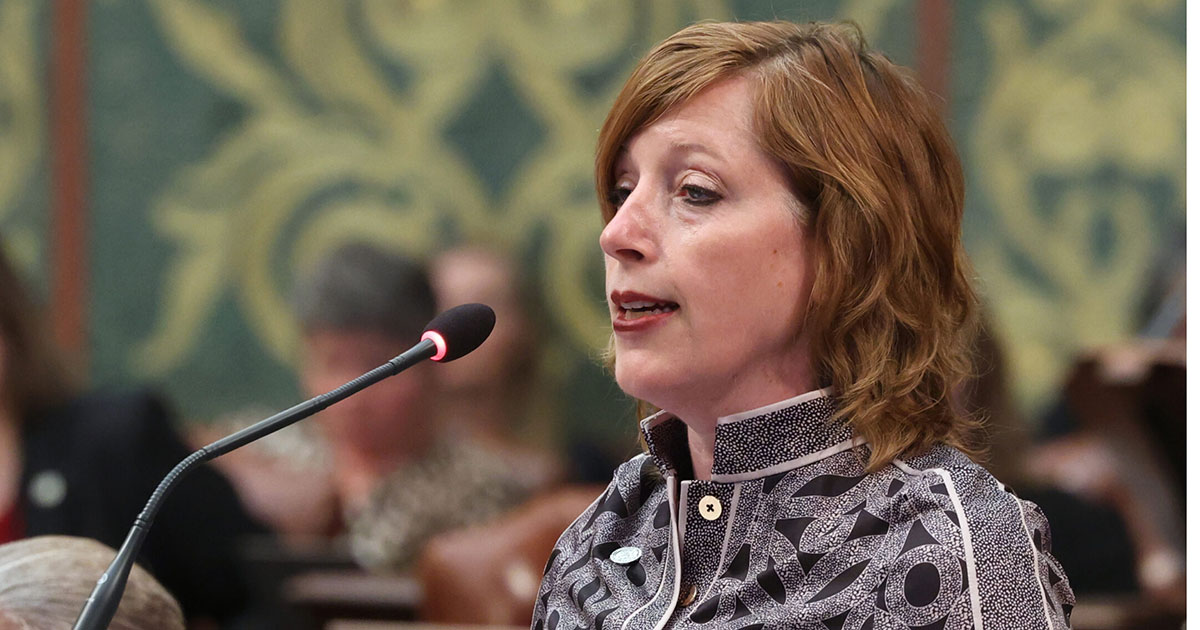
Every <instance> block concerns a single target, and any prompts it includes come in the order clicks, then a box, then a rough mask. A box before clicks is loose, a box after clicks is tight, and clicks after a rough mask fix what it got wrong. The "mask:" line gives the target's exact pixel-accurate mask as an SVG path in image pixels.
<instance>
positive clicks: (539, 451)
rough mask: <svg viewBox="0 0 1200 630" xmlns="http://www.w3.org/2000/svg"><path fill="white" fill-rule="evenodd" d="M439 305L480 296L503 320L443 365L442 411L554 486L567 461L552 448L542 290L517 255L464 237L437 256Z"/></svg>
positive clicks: (463, 435) (518, 467) (462, 434)
mask: <svg viewBox="0 0 1200 630" xmlns="http://www.w3.org/2000/svg"><path fill="white" fill-rule="evenodd" d="M430 279H431V281H432V284H433V289H434V293H435V295H436V296H437V304H438V310H439V311H444V310H446V309H448V308H452V307H454V306H457V305H459V304H467V303H470V302H481V303H483V304H487V305H488V306H491V307H492V309H494V310H495V311H496V328H495V329H494V330H493V331H492V334H491V336H489V337H488V339H487V341H485V342H484V343H483V345H482V346H480V347H479V349H478V350H476V351H475V352H473V353H471V359H470V360H469V361H462V362H455V363H450V364H448V365H446V366H445V367H443V368H440V369H439V370H438V376H439V378H440V381H441V386H442V395H441V396H440V397H439V399H438V406H439V414H438V417H439V418H440V419H441V421H442V422H443V423H444V425H445V427H446V428H447V430H450V431H454V432H455V433H456V436H457V438H458V439H463V440H467V441H469V442H471V443H473V444H475V445H477V446H478V447H479V448H482V449H485V450H488V451H491V452H493V453H495V454H496V455H498V456H501V457H503V458H505V459H506V460H507V462H508V463H509V465H510V467H511V469H512V474H513V475H518V476H521V477H523V478H526V479H527V480H528V482H529V483H530V485H533V486H542V487H544V486H548V485H550V484H551V483H552V482H553V481H556V480H557V479H559V478H560V477H561V476H562V474H563V472H562V465H561V463H560V462H558V461H557V459H556V458H555V456H554V455H552V454H551V451H550V449H551V448H553V437H554V432H555V429H556V428H557V426H558V424H557V423H556V422H555V421H554V418H553V413H552V412H551V410H550V409H548V408H547V407H548V401H547V399H546V397H545V396H544V395H542V392H541V391H540V388H539V385H540V378H539V369H538V368H539V366H538V358H539V350H540V348H539V347H538V338H539V337H538V331H539V326H538V323H537V322H536V321H535V320H534V313H535V312H536V304H537V296H536V293H535V291H534V290H533V287H532V286H531V285H530V283H529V281H528V279H527V278H525V277H524V275H523V274H522V272H521V270H520V268H519V267H518V265H517V263H516V261H514V260H513V259H512V258H511V257H510V256H508V255H506V254H503V253H501V252H500V251H499V250H496V249H493V248H489V247H484V246H480V245H462V246H459V247H455V248H452V249H448V250H446V251H443V252H441V253H440V254H438V255H437V256H436V257H434V259H433V261H432V263H431V264H430Z"/></svg>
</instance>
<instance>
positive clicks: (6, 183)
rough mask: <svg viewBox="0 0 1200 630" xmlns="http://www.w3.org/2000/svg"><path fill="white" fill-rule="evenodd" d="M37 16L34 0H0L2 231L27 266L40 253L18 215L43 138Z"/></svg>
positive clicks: (7, 244) (8, 249) (31, 232)
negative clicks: (38, 75) (18, 206)
mask: <svg viewBox="0 0 1200 630" xmlns="http://www.w3.org/2000/svg"><path fill="white" fill-rule="evenodd" d="M36 18H37V5H35V4H34V2H33V0H3V1H0V235H2V236H3V246H4V249H5V252H6V253H8V255H9V256H11V257H12V258H13V259H14V260H15V262H16V264H18V265H20V266H21V267H24V268H31V267H33V266H35V265H36V264H37V262H38V259H39V258H40V255H41V235H40V234H38V233H37V232H36V230H35V229H34V227H33V226H32V225H30V224H29V223H28V222H27V221H21V220H19V219H18V218H17V217H15V214H16V213H15V210H16V205H17V201H18V198H19V196H20V195H21V194H22V193H23V192H25V190H26V188H27V187H28V186H29V185H30V180H31V178H32V176H33V174H34V173H35V172H37V169H38V167H39V166H40V165H41V161H42V157H43V152H42V147H43V145H44V142H45V131H44V130H45V127H46V125H45V122H46V121H45V117H44V116H45V114H44V106H43V102H44V101H43V93H42V86H41V83H40V82H39V81H38V78H37V68H38V64H37V58H38V56H37V54H36V52H35V51H36V47H35V45H36V39H37V38H36V31H35V22H36Z"/></svg>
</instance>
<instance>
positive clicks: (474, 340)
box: [421, 303, 496, 363]
mask: <svg viewBox="0 0 1200 630" xmlns="http://www.w3.org/2000/svg"><path fill="white" fill-rule="evenodd" d="M495 326H496V312H495V311H493V310H492V307H490V306H488V305H487V304H478V303H476V304H462V305H459V306H455V307H454V308H452V309H450V310H448V311H445V312H443V313H442V314H441V315H438V316H437V317H434V318H433V321H431V322H429V325H428V326H426V327H425V333H424V334H423V335H421V339H432V340H433V342H434V344H435V345H436V346H437V350H438V351H437V354H435V355H433V357H432V358H433V360H434V361H439V362H441V363H448V362H450V361H453V360H455V359H457V358H459V357H462V356H463V355H466V354H468V353H470V352H474V350H475V348H478V347H479V346H480V345H482V344H483V342H484V341H485V340H486V339H487V338H488V335H490V334H492V328H494V327H495Z"/></svg>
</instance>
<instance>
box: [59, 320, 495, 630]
mask: <svg viewBox="0 0 1200 630" xmlns="http://www.w3.org/2000/svg"><path fill="white" fill-rule="evenodd" d="M495 325H496V313H495V312H494V311H492V309H491V307H489V306H487V305H486V304H463V305H461V306H456V307H454V308H452V309H450V310H448V311H445V312H443V313H442V314H440V315H438V316H437V317H435V318H433V320H432V321H430V322H429V325H428V326H426V327H425V331H424V332H423V333H422V335H421V341H419V342H417V344H416V345H415V346H413V347H411V348H409V349H408V350H405V351H404V352H403V353H401V354H400V355H398V356H396V357H395V358H393V359H392V360H391V361H388V362H387V363H384V364H383V365H381V366H379V367H377V368H375V369H373V370H371V371H370V372H367V373H366V374H363V375H362V376H360V377H358V378H356V379H354V380H352V381H350V382H349V383H346V384H345V385H342V386H341V387H338V388H337V389H335V390H333V391H330V392H326V393H324V394H321V395H319V396H316V397H314V398H310V399H309V400H306V401H304V402H302V403H300V404H298V405H296V406H294V407H292V408H290V409H287V410H284V411H281V412H279V413H277V414H275V415H273V416H271V417H270V418H267V419H265V420H262V421H260V422H258V423H256V424H253V425H250V426H249V427H246V428H245V429H242V430H241V431H238V432H236V433H234V434H232V435H228V436H225V437H223V438H221V439H219V440H217V441H216V442H213V443H212V444H209V445H207V446H204V447H201V448H200V450H198V451H196V452H195V453H192V454H191V455H189V456H187V457H186V458H185V459H184V460H183V461H181V462H179V464H177V465H176V466H175V468H173V469H172V470H171V472H169V473H167V476H166V477H164V478H163V480H162V481H161V482H159V484H158V488H156V489H155V490H154V493H153V494H151V495H150V500H149V501H147V502H146V507H145V508H143V509H142V512H141V514H138V516H137V518H136V519H134V521H133V527H131V528H130V530H129V535H128V536H126V538H125V542H124V543H123V544H122V545H121V549H120V550H119V551H118V552H117V556H116V558H114V559H113V561H112V564H110V565H108V569H106V570H105V571H104V574H103V575H101V576H100V579H99V580H97V581H96V586H95V588H93V589H92V594H91V595H90V596H89V597H88V599H87V602H85V603H84V605H83V610H81V611H80V612H79V618H78V619H76V620H75V625H74V626H73V628H74V630H102V629H103V628H107V627H108V624H109V622H110V621H112V618H113V615H115V614H116V612H117V606H119V605H120V603H121V595H122V594H123V593H124V592H125V583H126V582H127V581H128V580H129V572H130V571H131V570H132V569H133V564H134V561H135V560H136V559H137V555H138V551H140V550H141V548H142V543H143V542H144V541H145V539H146V535H147V534H148V533H149V531H150V526H151V525H153V524H154V517H155V515H156V514H158V509H159V507H160V506H161V505H162V502H163V499H164V498H166V496H167V494H169V493H170V492H171V490H173V489H174V488H175V486H176V484H178V483H179V480H180V478H182V477H183V475H184V474H185V473H186V472H188V471H189V470H191V469H192V468H193V467H194V466H195V465H196V464H199V463H200V462H204V461H208V460H211V459H213V458H216V457H219V456H221V455H224V454H225V453H228V452H229V451H232V450H233V449H235V448H240V447H242V446H245V445H246V444H249V443H250V442H253V441H255V440H257V439H259V438H262V437H266V436H268V435H270V434H272V433H274V432H276V431H278V430H280V429H282V428H284V427H286V426H288V425H291V424H294V423H296V422H298V421H300V420H303V419H304V418H307V417H309V416H311V415H313V414H314V413H317V412H318V411H320V410H322V409H324V408H326V407H328V406H329V405H332V404H334V403H336V402H338V401H341V400H343V399H345V398H347V397H349V396H351V395H353V394H355V393H357V392H359V391H361V390H363V389H365V388H366V387H369V386H371V385H374V384H375V383H378V382H379V381H382V380H383V379H385V378H387V377H389V376H395V375H396V374H399V373H400V372H403V371H404V370H406V369H408V368H410V367H412V366H413V365H416V364H417V363H420V362H421V361H424V360H425V359H431V360H433V361H437V362H440V363H447V362H449V361H453V360H455V359H459V358H461V357H462V356H464V355H466V354H468V353H470V352H472V351H474V350H475V349H476V348H478V347H479V346H480V345H481V344H482V343H483V342H484V340H486V339H487V338H488V335H490V334H492V328H494V327H495Z"/></svg>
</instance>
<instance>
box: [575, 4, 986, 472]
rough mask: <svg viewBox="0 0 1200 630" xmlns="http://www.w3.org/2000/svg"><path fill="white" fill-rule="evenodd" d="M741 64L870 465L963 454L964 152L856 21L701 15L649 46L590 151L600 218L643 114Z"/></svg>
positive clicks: (968, 309) (811, 317) (825, 362)
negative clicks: (935, 449) (805, 251)
mask: <svg viewBox="0 0 1200 630" xmlns="http://www.w3.org/2000/svg"><path fill="white" fill-rule="evenodd" d="M735 75H738V76H746V77H749V78H750V79H751V80H752V81H753V84H754V85H755V86H756V88H757V94H755V95H754V96H753V98H754V99H755V106H754V109H755V114H754V125H755V132H756V134H757V135H758V139H759V145H760V147H761V149H762V150H763V151H764V152H765V153H766V154H767V155H769V156H770V157H772V158H773V159H775V160H777V161H778V162H779V163H780V164H781V165H782V166H783V167H784V169H785V171H786V172H787V173H788V174H789V175H790V179H791V183H792V185H793V192H794V194H795V195H796V198H797V199H798V201H799V202H800V203H798V204H796V205H797V206H798V207H799V214H800V217H799V219H800V221H801V223H802V225H804V227H805V229H806V232H807V236H808V241H809V248H810V249H809V255H810V256H811V260H812V261H813V263H814V266H815V269H816V273H815V282H814V284H813V288H812V296H811V298H810V301H809V308H808V313H807V314H806V318H805V323H804V326H805V327H806V328H807V332H808V333H809V335H810V338H811V340H812V345H811V348H810V351H811V360H812V362H813V366H812V368H813V369H814V372H815V373H816V374H817V376H818V378H819V379H820V380H821V384H822V385H833V386H834V388H835V391H836V396H837V398H838V411H837V415H836V418H837V419H839V420H841V421H844V422H847V423H849V424H850V425H851V426H852V427H853V429H854V431H855V433H856V434H857V435H859V436H861V437H863V438H865V439H866V440H867V441H868V443H869V444H870V450H871V455H870V459H869V461H868V462H867V467H868V470H877V469H879V468H881V467H882V466H884V465H885V464H887V463H888V462H890V461H892V460H893V459H894V458H896V457H898V456H900V455H904V454H913V453H917V452H921V451H923V450H925V449H926V448H928V447H930V446H932V445H933V444H936V443H946V444H949V445H951V446H955V447H957V448H959V449H961V450H963V451H964V452H967V453H969V454H972V455H976V454H978V449H977V447H976V445H975V443H974V437H975V429H976V427H977V424H978V423H977V421H976V420H974V419H973V418H971V417H970V416H968V415H967V414H965V413H963V412H962V411H961V409H959V407H958V406H957V405H955V404H954V403H953V402H952V393H953V392H954V391H955V389H956V388H957V386H958V385H959V383H960V382H962V381H963V379H964V378H965V377H966V376H967V374H968V373H969V372H970V370H971V361H970V355H969V347H968V340H969V339H970V336H971V331H972V330H973V327H974V325H975V311H976V302H977V299H976V296H975V292H974V290H973V288H972V286H971V281H970V276H971V272H970V265H969V263H968V261H967V257H966V253H965V251H964V250H963V247H962V241H961V237H960V231H961V229H960V228H961V223H962V215H963V174H962V166H961V164H960V163H959V160H958V156H957V154H956V152H955V150H954V146H953V142H952V141H951V139H950V134H949V133H948V132H947V130H946V127H945V125H944V124H943V123H942V121H941V117H940V114H939V111H938V109H937V108H936V107H935V106H934V103H933V102H932V100H931V98H930V96H929V94H928V93H927V92H926V91H925V90H924V89H923V88H922V87H921V86H920V85H919V84H918V82H917V81H916V80H915V78H914V77H913V76H912V75H911V74H910V72H909V71H907V70H906V69H904V68H901V67H899V66H897V65H896V64H893V63H892V62H891V61H889V60H888V59H887V58H886V57H884V56H883V55H882V54H880V53H878V52H874V51H871V50H869V49H868V48H867V45H866V42H865V41H864V39H863V36H862V33H861V32H860V31H859V29H858V28H857V27H856V26H854V25H852V24H845V23H842V24H824V23H809V24H795V23H791V22H744V23H728V22H723V23H701V24H696V25H693V26H689V27H687V28H685V29H683V30H681V31H679V32H678V33H676V34H675V35H672V36H671V37H669V38H668V39H667V40H665V41H664V42H662V43H661V44H659V45H658V46H657V47H656V48H655V49H654V50H652V51H651V52H650V53H649V54H647V55H646V57H644V58H643V59H642V60H641V61H640V62H639V63H638V65H637V67H636V68H635V69H634V71H633V74H632V76H630V78H629V80H628V81H627V82H626V83H625V86H624V87H623V88H622V90H621V92H620V95H619V96H618V97H617V100H616V103H615V104H614V105H613V107H612V110H611V111H610V112H609V115H608V118H607V119H606V120H605V122H604V126H603V127H602V128H601V130H600V138H599V143H598V147H597V151H596V190H597V193H598V194H599V197H600V206H601V211H602V214H603V218H604V221H605V222H606V223H607V222H608V221H609V220H611V219H612V218H613V216H614V215H615V213H616V208H615V207H614V205H613V203H612V201H611V199H612V198H611V193H612V191H613V188H614V166H615V163H616V160H617V159H618V157H619V155H620V152H621V150H622V148H623V147H624V145H625V144H626V143H627V142H628V141H629V139H630V137H631V136H632V135H633V134H635V133H636V132H637V131H638V130H640V129H642V128H644V127H646V126H648V125H650V124H652V123H654V122H655V121H656V120H658V119H659V118H660V117H662V116H663V115H664V114H665V113H667V112H668V111H670V110H671V109H672V108H675V107H678V106H680V105H681V104H683V103H685V102H687V101H688V100H690V99H692V98H693V97H695V96H696V95H697V94H699V93H700V92H701V91H703V90H705V89H706V88H708V87H710V86H712V85H713V84H715V83H717V82H719V81H722V80H724V79H728V78H731V77H733V76H735Z"/></svg>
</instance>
